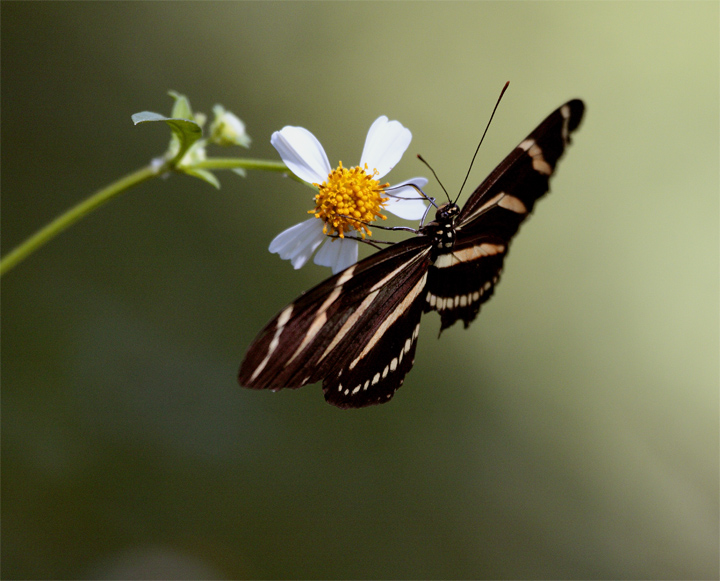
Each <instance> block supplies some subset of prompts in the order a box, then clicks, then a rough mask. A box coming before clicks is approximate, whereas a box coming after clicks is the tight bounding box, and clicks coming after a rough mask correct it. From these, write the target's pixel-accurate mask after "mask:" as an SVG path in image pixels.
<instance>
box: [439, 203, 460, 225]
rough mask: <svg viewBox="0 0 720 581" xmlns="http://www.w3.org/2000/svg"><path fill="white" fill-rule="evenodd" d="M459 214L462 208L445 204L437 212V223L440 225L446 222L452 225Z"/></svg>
mask: <svg viewBox="0 0 720 581" xmlns="http://www.w3.org/2000/svg"><path fill="white" fill-rule="evenodd" d="M459 213H460V207H459V206H458V205H457V204H453V203H448V204H443V205H442V206H440V207H439V208H438V209H437V212H435V221H436V222H438V223H440V224H443V223H446V222H449V223H452V222H453V221H454V220H455V218H456V217H457V215H458V214H459Z"/></svg>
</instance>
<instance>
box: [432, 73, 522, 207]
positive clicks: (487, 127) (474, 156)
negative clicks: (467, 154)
mask: <svg viewBox="0 0 720 581" xmlns="http://www.w3.org/2000/svg"><path fill="white" fill-rule="evenodd" d="M509 84H510V81H508V82H507V83H505V86H504V87H503V88H502V91H500V96H499V97H498V100H497V103H495V108H494V109H493V111H492V114H491V115H490V119H489V120H488V122H487V125H486V126H485V131H483V134H482V137H481V138H480V143H478V146H477V149H475V154H474V155H473V157H472V161H470V167H469V168H468V170H467V173H466V174H465V179H464V180H463V183H462V185H461V186H460V191H459V192H458V195H457V198H455V201H456V202H457V200H458V198H459V197H460V194H461V193H462V191H463V188H464V187H465V183H466V182H467V181H468V178H469V177H470V170H472V166H473V164H474V163H475V158H476V157H477V154H478V151H480V146H481V145H482V142H483V139H485V134H486V133H487V132H488V129H490V123H491V122H492V120H493V117H494V116H495V111H497V108H498V105H500V101H501V99H502V98H503V95H504V94H505V91H506V90H507V88H508V85H509ZM443 189H445V188H443Z"/></svg>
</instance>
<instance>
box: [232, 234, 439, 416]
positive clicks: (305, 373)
mask: <svg viewBox="0 0 720 581" xmlns="http://www.w3.org/2000/svg"><path fill="white" fill-rule="evenodd" d="M430 252H431V247H430V245H429V244H428V243H427V241H426V240H424V237H417V238H412V239H409V240H405V241H403V242H401V243H398V244H395V245H393V246H392V247H390V248H388V249H386V250H385V251H383V252H379V253H377V254H375V255H373V256H370V257H369V258H367V259H365V260H363V261H361V262H359V263H358V264H356V265H354V266H351V267H350V268H348V269H346V270H344V271H343V272H341V273H339V274H337V275H335V276H334V277H332V278H330V279H328V280H326V281H324V282H323V283H321V284H319V285H318V286H316V287H315V288H314V289H312V290H310V291H308V292H307V293H305V294H303V295H302V296H300V297H299V298H298V299H297V300H296V301H294V302H293V303H291V304H290V305H288V306H287V307H285V309H283V310H282V311H281V312H280V314H278V316H277V317H275V319H273V320H272V321H271V322H270V323H269V324H268V325H267V326H266V327H265V329H263V331H261V333H260V335H259V336H258V338H257V339H256V340H255V342H254V343H253V344H252V345H251V347H250V349H249V350H248V352H247V354H246V356H245V359H244V361H243V363H242V366H241V368H240V373H239V381H240V384H241V385H243V386H245V387H249V388H253V389H277V388H281V387H291V388H296V387H301V386H303V385H306V384H307V383H314V382H316V381H320V380H323V386H324V388H325V391H326V397H327V399H328V400H329V401H330V400H332V403H334V404H335V405H340V407H361V406H362V405H369V404H370V403H379V401H369V400H370V399H372V398H375V397H376V396H377V398H378V400H379V398H380V397H382V399H383V400H387V399H389V398H388V397H387V395H386V393H389V394H390V395H392V393H394V391H395V390H396V389H397V387H399V385H400V384H401V382H402V379H403V377H404V375H405V373H407V371H408V370H409V367H408V366H407V365H403V366H402V367H400V368H398V366H397V365H396V370H398V372H397V373H393V374H391V375H390V374H389V369H388V374H386V376H385V377H383V376H382V374H383V372H384V370H385V367H388V368H389V366H390V364H391V362H392V358H393V357H398V355H399V352H393V347H395V343H394V342H390V343H388V342H387V341H386V340H385V339H384V335H385V334H386V333H387V331H388V330H390V329H392V331H393V333H397V332H400V333H402V332H404V330H405V327H411V328H410V330H409V332H407V333H404V334H405V335H406V336H403V337H402V344H403V345H404V344H405V340H406V339H407V338H408V337H410V336H412V333H413V331H414V329H415V327H416V326H417V323H418V322H419V318H420V313H421V312H422V298H423V297H422V292H421V291H422V289H424V286H425V275H426V273H427V268H428V265H429V263H430ZM413 294H414V295H415V298H414V299H413V300H409V299H408V297H410V296H413ZM410 318H413V319H417V320H414V321H409V319H410ZM416 337H417V335H416ZM398 341H400V339H398ZM413 346H414V340H413ZM385 349H388V351H387V352H385ZM394 371H395V370H394ZM378 373H379V374H380V377H381V378H382V379H383V380H385V381H383V382H382V384H381V383H380V382H379V381H375V382H374V383H373V379H374V378H375V376H376V374H378ZM388 375H390V377H389V378H388ZM345 378H348V379H347V380H346V379H345ZM348 381H352V382H355V383H354V384H353V385H352V386H350V384H349V383H348ZM366 382H367V387H365V384H366ZM357 385H360V386H361V389H360V390H358V391H355V392H354V393H353V390H354V389H355V388H356V387H357ZM370 387H372V388H373V389H372V390H370ZM363 388H364V389H363ZM346 390H347V393H345V391H346ZM382 390H384V391H382ZM381 391H382V393H380V392H381ZM360 392H363V393H360ZM371 396H372V398H371ZM345 398H349V399H350V401H352V402H353V403H355V404H356V405H352V406H351V405H350V404H347V405H341V404H342V402H343V401H344V399H345Z"/></svg>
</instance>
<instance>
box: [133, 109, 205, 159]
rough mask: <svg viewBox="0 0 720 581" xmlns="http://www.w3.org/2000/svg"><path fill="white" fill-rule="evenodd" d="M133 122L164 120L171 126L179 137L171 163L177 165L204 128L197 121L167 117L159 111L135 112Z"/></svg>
mask: <svg viewBox="0 0 720 581" xmlns="http://www.w3.org/2000/svg"><path fill="white" fill-rule="evenodd" d="M132 120H133V123H135V125H137V124H138V123H148V122H151V121H164V122H165V123H167V124H168V125H169V126H170V129H171V130H172V132H173V135H174V136H175V138H176V139H177V142H178V149H177V151H175V152H173V153H174V154H175V155H174V156H173V157H172V160H171V161H170V163H171V164H172V165H175V164H176V163H177V162H179V161H180V160H181V159H182V158H183V156H184V155H185V154H186V153H187V150H188V149H190V147H191V146H192V144H193V143H195V142H196V141H197V140H198V139H200V138H201V137H202V128H201V127H200V125H198V124H197V123H196V122H195V121H190V120H188V119H179V118H174V117H165V116H164V115H160V114H159V113H153V112H152V111H142V112H141V113H135V114H134V115H133V116H132Z"/></svg>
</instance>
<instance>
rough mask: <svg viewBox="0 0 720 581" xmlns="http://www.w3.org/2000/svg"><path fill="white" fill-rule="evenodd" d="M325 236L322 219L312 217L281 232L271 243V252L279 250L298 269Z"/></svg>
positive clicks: (281, 255) (284, 258) (281, 256)
mask: <svg viewBox="0 0 720 581" xmlns="http://www.w3.org/2000/svg"><path fill="white" fill-rule="evenodd" d="M323 238H325V234H323V231H322V220H318V219H317V218H310V219H309V220H305V221H304V222H300V223H299V224H295V226H293V227H291V228H288V229H287V230H285V231H283V232H280V234H278V235H277V236H275V238H274V239H273V241H272V242H271V243H270V248H269V249H268V250H270V252H277V253H278V254H279V255H280V258H282V259H283V260H290V262H291V264H292V265H293V267H294V268H295V269H296V270H297V269H298V268H301V267H302V266H303V265H304V264H305V263H306V262H307V261H308V259H309V258H310V256H312V253H313V252H315V249H316V248H317V247H318V246H320V243H321V242H322V241H323Z"/></svg>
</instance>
